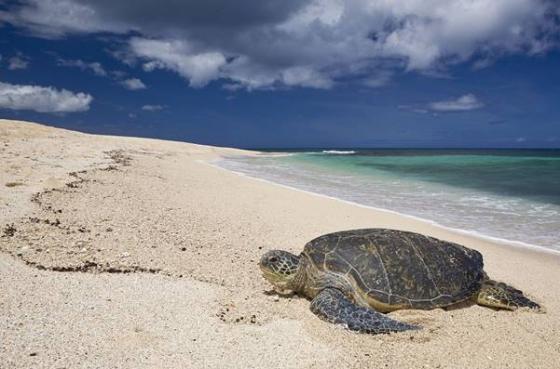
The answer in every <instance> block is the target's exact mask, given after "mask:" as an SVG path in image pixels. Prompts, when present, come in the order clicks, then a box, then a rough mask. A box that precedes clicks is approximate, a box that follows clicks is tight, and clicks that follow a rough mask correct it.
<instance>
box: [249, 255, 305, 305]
mask: <svg viewBox="0 0 560 369" xmlns="http://www.w3.org/2000/svg"><path fill="white" fill-rule="evenodd" d="M259 266H260V268H261V270H262V272H263V276H264V278H265V279H266V280H267V281H269V282H270V283H271V284H272V285H273V286H274V290H275V291H276V292H278V293H279V294H282V295H285V294H290V293H292V292H294V289H295V287H296V284H297V283H296V278H295V277H296V275H297V274H298V270H299V256H296V255H294V254H291V253H289V252H287V251H282V250H272V251H269V252H267V253H266V254H264V255H263V256H262V258H261V261H260V262H259Z"/></svg>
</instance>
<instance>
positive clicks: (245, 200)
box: [0, 120, 560, 368]
mask: <svg viewBox="0 0 560 369" xmlns="http://www.w3.org/2000/svg"><path fill="white" fill-rule="evenodd" d="M243 154H250V155H257V154H256V153H248V152H244V151H241V150H235V149H224V148H214V147H207V146H200V145H193V144H188V143H178V142H168V141H158V140H148V139H136V138H122V137H107V136H94V135H86V134H81V133H76V132H70V131H65V130H61V129H55V128H49V127H45V126H41V125H37V124H33V123H26V122H14V121H6V120H0V227H1V228H0V236H1V237H0V317H1V318H2V319H0V367H1V368H31V367H32V368H180V367H181V368H184V367H204V368H308V367H310V368H313V367H317V368H319V367H321V368H324V367H336V368H346V367H348V368H366V367H376V368H385V367H387V368H392V367H399V368H423V367H425V368H438V367H439V368H465V367H469V368H557V367H558V362H559V361H560V338H559V337H560V314H559V309H560V288H559V287H558V283H557V282H558V280H560V268H559V267H560V258H559V257H558V255H555V254H553V253H547V252H536V251H534V250H527V249H521V248H514V247H510V246H508V245H501V244H494V243H491V242H488V241H486V240H481V239H477V238H474V237H472V236H467V235H461V234H454V233H452V232H450V231H448V230H445V229H441V228H438V227H436V226H433V225H430V224H426V223H423V222H420V221H416V220H413V219H409V218H405V217H402V216H399V215H397V214H393V213H387V212H383V211H375V210H372V209H367V208H363V207H358V206H353V205H351V204H347V203H343V202H341V201H337V200H332V199H327V198H324V197H320V196H314V195H312V194H307V193H303V192H300V191H295V190H290V189H287V188H283V187H280V186H275V185H272V184H269V183H265V182H262V181H258V180H253V179H250V178H247V177H243V176H239V175H237V174H234V173H230V172H227V171H225V170H221V169H218V168H215V167H213V166H211V165H209V164H208V161H209V160H213V159H217V158H219V157H220V156H221V155H243ZM361 227H390V228H399V229H406V230H412V231H417V232H422V233H425V234H429V235H432V236H436V237H439V238H442V239H447V240H451V241H455V242H459V243H462V244H464V245H466V246H469V247H473V248H476V249H478V250H479V251H481V252H482V253H483V255H484V257H485V264H486V270H487V271H488V273H489V274H490V275H491V276H492V277H494V278H496V279H503V280H505V281H507V282H508V283H511V284H512V285H514V286H516V287H518V288H520V289H522V290H524V291H525V292H526V293H527V294H528V295H529V296H530V297H531V298H533V299H534V300H536V301H538V302H539V303H541V304H542V305H544V306H545V307H546V310H547V311H546V313H545V314H536V313H530V312H514V313H511V312H504V311H494V310H491V309H486V308H482V307H479V306H465V307H462V308H458V309H453V310H447V311H446V310H443V309H437V310H433V311H397V312H394V313H391V316H393V317H394V318H396V319H400V320H403V321H407V322H412V323H416V324H420V325H422V326H423V327H424V329H423V330H422V331H419V332H414V333H401V334H391V335H384V336H367V335H360V334H354V333H349V332H347V331H344V330H342V329H339V328H337V327H334V326H332V325H329V324H326V323H324V322H322V321H320V320H319V319H317V318H316V317H315V316H314V315H313V314H312V313H311V312H310V311H309V309H308V306H309V302H308V301H306V300H304V299H301V298H297V297H294V298H277V297H275V296H274V295H270V294H268V293H266V291H269V290H270V287H269V286H268V285H267V283H266V282H265V281H264V280H263V279H262V278H261V276H260V274H259V270H258V267H257V264H256V263H257V260H258V259H259V257H260V255H261V254H262V253H263V252H265V251H266V250H269V249H273V248H283V249H287V250H291V251H293V252H296V253H297V252H299V251H300V250H301V249H302V247H303V245H304V244H305V242H307V241H308V240H310V239H311V238H313V237H316V236H318V235H320V234H323V233H326V232H330V231H337V230H342V229H350V228H361Z"/></svg>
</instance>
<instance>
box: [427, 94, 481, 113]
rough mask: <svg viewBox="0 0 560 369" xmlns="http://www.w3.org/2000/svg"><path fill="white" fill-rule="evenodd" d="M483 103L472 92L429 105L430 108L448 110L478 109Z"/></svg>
mask: <svg viewBox="0 0 560 369" xmlns="http://www.w3.org/2000/svg"><path fill="white" fill-rule="evenodd" d="M483 106H484V104H483V103H482V102H481V101H480V100H479V99H478V98H477V97H476V96H475V95H473V94H466V95H463V96H461V97H458V98H456V99H451V100H443V101H436V102H433V103H431V104H430V105H429V107H430V109H431V110H435V111H441V112H450V111H467V110H475V109H480V108H482V107H483Z"/></svg>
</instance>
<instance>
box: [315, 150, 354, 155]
mask: <svg viewBox="0 0 560 369" xmlns="http://www.w3.org/2000/svg"><path fill="white" fill-rule="evenodd" d="M321 153H323V154H331V155H352V154H355V153H356V151H354V150H323V151H321Z"/></svg>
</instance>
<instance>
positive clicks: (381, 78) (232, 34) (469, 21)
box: [0, 0, 559, 89]
mask: <svg viewBox="0 0 560 369" xmlns="http://www.w3.org/2000/svg"><path fill="white" fill-rule="evenodd" d="M555 4H557V3H556V2H551V1H545V0H472V1H469V2H465V1H463V0H433V1H429V2H424V1H418V0H394V1H391V2H388V1H385V0H369V1H366V0H285V1H278V0H259V1H254V0H240V1H231V0H206V1H194V0H191V1H180V0H159V1H150V0H137V1H134V0H111V1H110V0H95V1H94V0H25V1H22V2H20V5H17V6H12V7H8V10H7V11H4V12H1V13H0V20H3V21H4V22H9V23H11V24H13V25H15V26H17V27H20V28H23V29H26V30H27V31H28V32H31V33H33V34H35V35H39V36H42V37H51V38H56V37H64V36H67V35H71V34H76V33H82V34H83V33H99V32H104V33H117V34H123V35H125V36H124V37H125V38H127V39H128V43H127V46H126V47H125V48H123V49H122V50H120V53H115V55H121V56H126V58H125V59H123V60H126V62H131V61H132V60H136V62H139V63H140V65H142V66H143V68H144V69H145V70H147V71H150V70H155V69H167V70H171V71H174V72H176V73H178V74H179V75H180V76H182V77H183V78H184V79H186V80H187V81H188V82H189V84H190V85H191V86H193V87H202V86H205V85H206V84H207V83H209V82H210V81H213V80H217V79H224V80H228V81H226V82H225V84H226V85H227V86H228V88H230V89H236V88H247V89H258V88H275V87H277V86H288V87H289V86H303V87H313V88H330V87H331V86H333V85H334V84H335V83H336V82H337V81H338V80H340V79H343V78H346V77H353V78H356V76H359V77H360V78H362V79H363V84H364V85H366V86H371V87H379V86H383V85H384V84H387V83H389V81H390V79H391V75H392V74H393V73H394V72H395V71H398V70H403V69H404V70H408V71H411V70H415V71H421V72H422V73H424V74H427V75H434V76H436V75H441V74H442V69H443V71H444V70H445V68H446V66H447V65H449V64H457V63H461V62H473V63H477V61H478V59H477V58H480V57H483V58H484V59H485V60H487V59H489V58H492V60H495V59H497V58H499V57H501V56H503V55H511V54H520V53H521V54H529V55H534V54H539V53H544V52H546V51H547V50H550V49H552V48H555V47H557V38H558V37H557V36H558V29H559V27H558V7H557V6H555ZM473 25H476V27H473ZM131 33H132V34H133V36H130V34H131ZM387 59H390V60H397V62H395V63H394V66H393V67H390V68H387V67H386V66H383V68H382V69H379V68H378V67H377V66H378V65H380V60H387ZM479 64H480V62H479Z"/></svg>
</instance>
